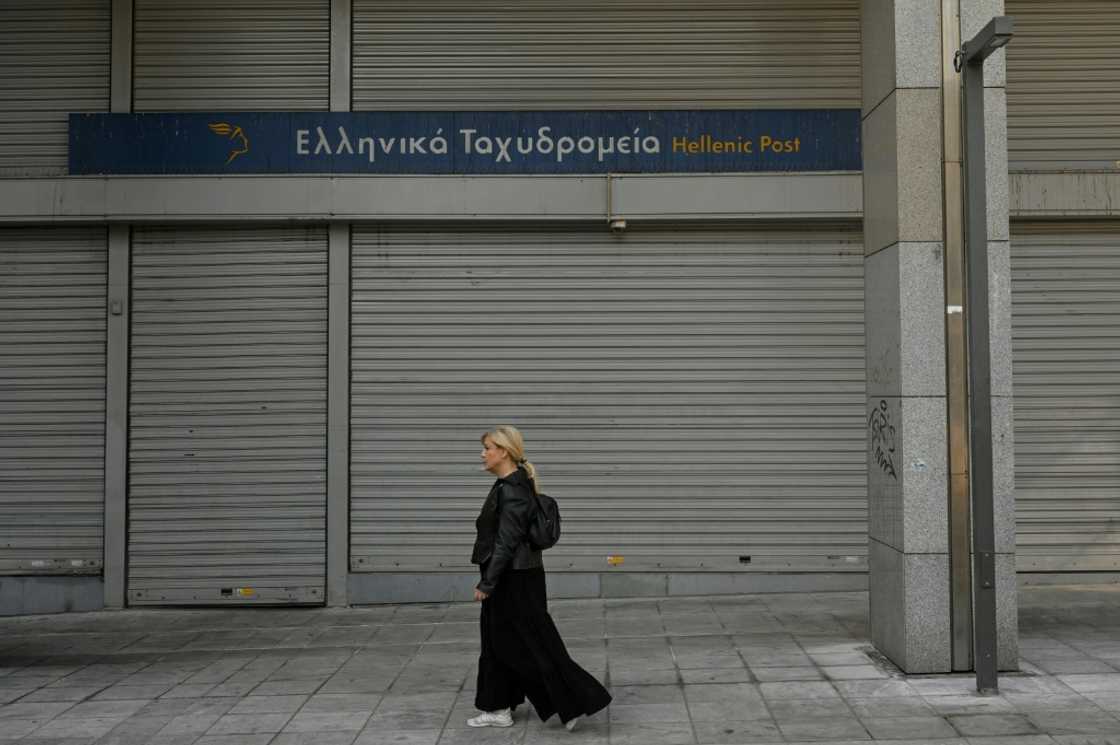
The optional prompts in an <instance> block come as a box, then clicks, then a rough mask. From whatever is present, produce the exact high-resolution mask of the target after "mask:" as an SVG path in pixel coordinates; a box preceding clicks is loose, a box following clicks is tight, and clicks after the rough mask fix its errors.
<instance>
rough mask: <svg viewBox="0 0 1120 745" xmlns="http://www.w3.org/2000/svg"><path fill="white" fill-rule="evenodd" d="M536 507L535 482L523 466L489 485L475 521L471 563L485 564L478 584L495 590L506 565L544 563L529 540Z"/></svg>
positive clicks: (524, 566) (525, 566) (517, 566)
mask: <svg viewBox="0 0 1120 745" xmlns="http://www.w3.org/2000/svg"><path fill="white" fill-rule="evenodd" d="M534 509H535V504H534V501H533V484H532V482H531V481H530V480H529V476H528V474H526V473H525V469H523V468H518V469H517V470H516V471H514V472H513V473H511V474H510V475H509V476H506V477H505V478H501V479H498V480H497V481H495V482H494V486H492V487H491V488H490V493H489V494H488V495H487V496H486V501H485V502H484V503H483V504H482V511H481V512H480V513H478V519H477V520H475V523H474V524H475V529H476V530H477V531H478V533H477V536H476V538H475V541H474V550H473V551H471V563H472V564H479V565H481V566H482V567H483V570H482V581H481V582H479V583H478V585H477V587H478V589H479V590H481V591H482V592H485V593H486V594H487V595H489V594H491V593H493V592H494V589H495V588H496V587H497V586H498V581H499V580H500V579H501V577H502V573H503V572H504V571H505V570H506V569H509V568H512V569H535V568H537V567H541V566H544V562H542V561H541V552H540V551H534V550H533V549H532V547H531V546H529V541H528V532H529V517H530V516H531V515H532V514H533V513H532V510H534Z"/></svg>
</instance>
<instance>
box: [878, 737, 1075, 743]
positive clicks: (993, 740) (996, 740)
mask: <svg viewBox="0 0 1120 745" xmlns="http://www.w3.org/2000/svg"><path fill="white" fill-rule="evenodd" d="M965 742H966V743H967V744H968V745H1053V743H1054V739H1053V738H1052V737H1050V735H995V736H987V737H969V738H966V739H965ZM876 745H879V743H876Z"/></svg>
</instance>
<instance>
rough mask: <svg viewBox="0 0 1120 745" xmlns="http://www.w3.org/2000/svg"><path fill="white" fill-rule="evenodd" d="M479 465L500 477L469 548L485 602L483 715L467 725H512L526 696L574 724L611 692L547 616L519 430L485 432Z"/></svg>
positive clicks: (530, 482) (478, 593)
mask: <svg viewBox="0 0 1120 745" xmlns="http://www.w3.org/2000/svg"><path fill="white" fill-rule="evenodd" d="M482 467H483V468H484V469H485V470H487V471H489V472H490V473H492V474H494V475H495V476H496V477H497V481H495V482H494V485H493V486H492V487H491V488H490V493H489V494H488V495H487V496H486V501H485V502H484V503H483V505H482V511H481V512H480V513H479V515H478V519H477V520H476V521H475V527H476V529H477V531H478V533H477V537H476V538H475V542H474V551H473V552H472V553H471V562H472V563H474V564H478V565H479V567H480V569H481V573H482V580H481V581H480V582H479V583H478V585H477V586H476V587H475V591H474V599H475V600H480V601H482V615H481V623H480V627H481V632H482V653H481V655H480V656H479V660H478V690H477V692H476V694H475V700H474V705H475V706H476V707H478V708H479V709H480V710H481V712H482V713H481V714H479V715H478V716H476V717H473V718H471V719H468V720H467V724H468V725H470V726H471V727H509V726H511V725H512V724H513V710H514V709H515V708H516V707H517V706H518V705H519V704H521V703H522V702H524V701H525V699H526V698H528V699H529V702H530V703H531V704H532V705H533V708H534V709H536V712H537V716H539V717H540V718H541V721H545V720H546V719H549V718H550V717H551V716H552V715H553V714H559V715H560V721H561V722H563V723H564V725H565V726H566V727H567V728H568V729H569V730H571V729H574V728H575V725H576V721H577V720H578V719H579V717H581V716H586V715H590V714H594V713H595V712H597V711H599V710H600V709H602V708H603V707H605V706H606V705H607V704H609V703H610V701H611V695H610V694H609V693H607V690H606V689H605V688H603V686H602V685H601V684H600V683H599V681H597V680H595V678H594V677H592V676H591V675H590V674H589V673H588V672H587V671H586V670H584V669H583V668H582V667H580V666H579V665H577V664H576V663H575V661H574V660H572V658H571V657H569V656H568V650H567V649H566V648H565V647H564V641H563V640H562V639H561V638H560V633H559V632H558V631H557V630H556V625H555V624H554V623H553V622H552V617H551V616H549V615H548V604H547V599H546V592H545V578H544V564H543V563H542V561H541V552H540V551H538V550H536V549H534V548H533V546H531V545H530V544H529V539H528V525H529V519H530V518H531V517H532V515H533V510H535V509H536V498H535V494H536V493H537V492H538V491H539V487H538V486H537V481H536V476H537V474H536V469H535V468H533V464H532V463H530V462H529V461H527V460H525V444H524V441H523V440H522V438H521V433H520V432H519V431H518V430H517V429H516V428H514V427H509V426H505V427H498V428H497V429H495V430H493V431H491V432H487V433H486V434H484V435H483V436H482Z"/></svg>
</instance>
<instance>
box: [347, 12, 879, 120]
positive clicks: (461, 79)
mask: <svg viewBox="0 0 1120 745" xmlns="http://www.w3.org/2000/svg"><path fill="white" fill-rule="evenodd" d="M859 46H860V21H859V2H858V0H784V1H783V2H780V3H775V2H772V1H771V0H715V2H706V3H702V4H696V3H689V2H683V1H682V0H673V1H672V2H665V1H664V0H662V1H661V2H653V3H651V2H638V0H607V1H606V2H574V3H557V2H552V1H551V0H548V1H547V2H546V1H545V0H523V1H522V2H517V3H509V2H500V1H499V0H480V2H473V3H461V2H455V1H454V0H440V1H437V2H427V3H413V2H407V1H405V0H354V71H353V75H354V109H355V110H357V111H361V110H391V109H398V110H409V109H435V110H440V109H452V110H470V109H499V110H501V109H691V108H859V106H860V49H859Z"/></svg>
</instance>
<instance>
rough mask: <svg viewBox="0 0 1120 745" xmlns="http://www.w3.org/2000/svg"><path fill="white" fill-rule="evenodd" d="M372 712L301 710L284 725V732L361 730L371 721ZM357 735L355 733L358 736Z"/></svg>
mask: <svg viewBox="0 0 1120 745" xmlns="http://www.w3.org/2000/svg"><path fill="white" fill-rule="evenodd" d="M370 716H371V712H368V711H366V712H362V711H334V712H308V713H304V712H302V711H301V712H300V713H299V714H296V715H295V717H293V718H292V719H291V721H289V722H288V724H287V725H285V726H284V732H330V731H335V730H342V731H352V732H355V733H357V732H360V731H361V729H362V728H363V727H365V725H366V722H368V721H369V718H370ZM356 736H357V735H355V737H356Z"/></svg>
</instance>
